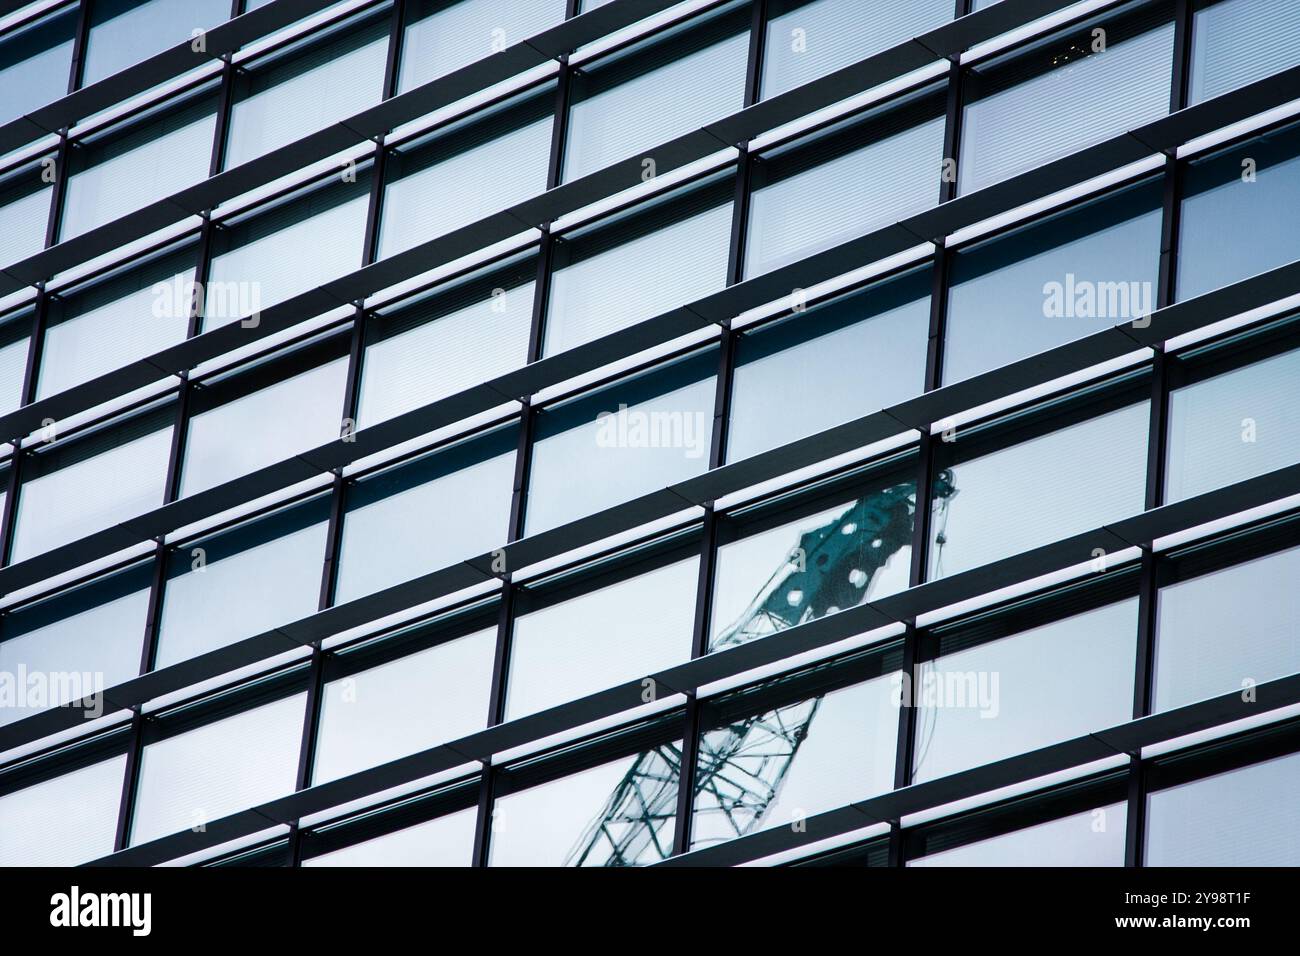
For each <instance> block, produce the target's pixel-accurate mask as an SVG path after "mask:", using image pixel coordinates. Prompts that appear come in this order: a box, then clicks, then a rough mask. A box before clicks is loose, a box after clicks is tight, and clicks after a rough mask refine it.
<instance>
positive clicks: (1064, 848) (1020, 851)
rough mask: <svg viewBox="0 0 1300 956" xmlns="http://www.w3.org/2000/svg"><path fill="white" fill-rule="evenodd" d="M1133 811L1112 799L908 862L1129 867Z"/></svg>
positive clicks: (926, 863)
mask: <svg viewBox="0 0 1300 956" xmlns="http://www.w3.org/2000/svg"><path fill="white" fill-rule="evenodd" d="M1127 831H1128V811H1127V809H1126V807H1125V805H1124V804H1122V803H1112V804H1111V805H1110V806H1107V807H1098V808H1097V809H1095V810H1088V811H1087V812H1085V813H1075V814H1071V815H1070V816H1068V817H1061V818H1060V819H1059V820H1050V821H1048V822H1047V823H1039V824H1036V825H1035V826H1032V827H1025V828H1024V829H1023V830H1013V831H1012V832H1010V833H1003V834H1002V835H1000V836H995V837H990V838H989V839H987V840H979V841H977V842H975V843H967V844H965V845H964V846H959V847H956V848H954V849H951V850H941V851H939V852H938V853H931V854H929V855H928V856H923V857H921V858H920V859H917V860H908V862H907V865H908V866H1123V865H1124V835H1125V833H1126V832H1127Z"/></svg>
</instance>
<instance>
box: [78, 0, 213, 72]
mask: <svg viewBox="0 0 1300 956" xmlns="http://www.w3.org/2000/svg"><path fill="white" fill-rule="evenodd" d="M92 9H93V13H92V20H91V24H90V39H89V42H88V45H87V47H86V65H85V68H84V70H83V73H82V79H81V85H82V86H89V85H90V84H91V83H95V82H98V81H99V80H102V79H104V77H106V76H112V75H113V74H114V73H120V72H121V71H122V70H125V69H126V68H127V67H128V66H133V65H134V64H136V63H139V62H140V61H141V60H146V59H148V58H149V57H151V56H153V55H154V54H156V53H161V52H162V51H163V50H166V49H169V48H171V47H174V46H176V45H177V44H179V43H184V42H187V41H189V40H191V39H192V38H193V36H194V31H195V30H210V29H212V28H213V27H215V26H218V25H219V24H221V23H222V22H223V21H225V20H227V19H228V18H229V17H230V3H229V0H95V4H94V6H93V8H92Z"/></svg>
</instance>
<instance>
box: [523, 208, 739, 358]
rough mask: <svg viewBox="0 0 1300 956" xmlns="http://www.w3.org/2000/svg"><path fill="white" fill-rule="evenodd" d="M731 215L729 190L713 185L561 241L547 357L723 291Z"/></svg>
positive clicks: (553, 276) (549, 316)
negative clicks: (677, 199) (678, 199)
mask: <svg viewBox="0 0 1300 956" xmlns="http://www.w3.org/2000/svg"><path fill="white" fill-rule="evenodd" d="M720 186H723V187H725V188H719V187H720ZM731 207H732V199H731V186H730V184H726V183H720V184H717V185H713V186H706V187H705V188H703V189H700V190H696V191H694V192H692V193H691V194H689V195H688V196H687V197H684V198H683V199H682V200H680V201H669V202H662V201H661V202H660V203H652V204H651V205H650V208H649V211H648V212H645V213H641V212H638V213H637V214H635V215H632V216H628V217H619V218H616V220H615V222H614V223H613V224H611V225H608V226H605V227H603V228H601V227H597V228H595V229H593V230H590V231H583V232H581V233H579V234H578V235H576V236H571V237H567V238H564V239H562V240H561V241H560V242H559V243H558V244H557V246H556V251H555V258H554V265H553V269H554V271H553V272H552V274H551V294H550V302H549V308H548V311H547V322H546V336H545V338H546V348H545V352H546V354H547V355H554V354H556V353H557V352H563V351H564V350H566V349H571V348H576V347H577V346H579V345H583V344H585V343H587V342H590V341H592V340H594V339H597V338H600V337H601V336H603V335H608V334H610V333H611V332H615V331H617V330H619V329H624V328H627V327H629V326H632V325H635V324H636V323H638V322H640V321H642V320H644V319H649V318H652V317H654V316H656V315H659V314H661V313H663V312H667V311H668V310H670V309H673V308H676V307H678V306H680V305H684V304H686V303H688V302H693V301H694V300H695V299H698V298H702V297H703V296H705V295H708V294H709V293H711V292H716V291H718V290H719V289H721V288H722V287H723V286H725V285H726V282H727V247H728V244H729V237H730V235H731ZM644 208H646V207H644V206H642V207H638V210H640V209H644Z"/></svg>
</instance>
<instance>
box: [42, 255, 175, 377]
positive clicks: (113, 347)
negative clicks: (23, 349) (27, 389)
mask: <svg viewBox="0 0 1300 956" xmlns="http://www.w3.org/2000/svg"><path fill="white" fill-rule="evenodd" d="M194 257H195V250H193V249H186V250H185V251H183V252H179V253H176V254H174V255H168V256H164V257H163V258H160V259H158V260H155V261H154V262H151V263H149V264H148V265H146V266H144V267H142V268H132V269H131V270H130V271H126V272H123V273H121V274H119V275H116V276H113V277H111V278H109V279H108V280H106V281H104V282H102V283H97V284H95V285H93V286H90V287H88V288H86V289H85V290H84V291H77V292H74V293H72V294H69V295H66V296H54V297H52V298H51V300H50V311H49V316H48V318H47V322H48V324H47V326H46V329H45V347H44V348H43V349H42V350H41V369H40V375H39V376H38V377H37V380H36V397H37V398H38V399H41V398H46V397H48V396H50V395H57V394H58V393H59V392H62V391H65V390H67V389H69V388H72V387H73V386H74V385H80V384H82V383H84V382H88V381H90V380H91V379H93V378H96V377H98V376H100V375H104V374H106V373H108V372H112V371H114V370H115V369H119V368H121V367H122V366H124V365H127V364H129V363H131V362H133V361H135V360H137V359H141V358H144V357H145V356H148V355H153V354H154V353H155V352H160V351H162V350H163V349H165V348H168V347H169V346H172V345H175V344H177V343H178V342H180V341H182V340H183V339H184V338H185V336H186V334H187V333H188V331H189V325H190V303H191V301H192V298H193V294H194V293H193V282H194Z"/></svg>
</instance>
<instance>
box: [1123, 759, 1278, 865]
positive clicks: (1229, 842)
mask: <svg viewBox="0 0 1300 956" xmlns="http://www.w3.org/2000/svg"><path fill="white" fill-rule="evenodd" d="M1145 862H1146V865H1147V866H1300V754H1290V755H1288V756H1286V757H1278V758H1276V759H1274V760H1268V761H1265V762H1264V763H1257V764H1254V765H1252V766H1249V767H1243V768H1242V769H1240V770H1231V771H1228V772H1227V773H1221V774H1218V775H1217V776H1213V777H1208V778H1206V779H1204V780H1195V781H1193V782H1191V783H1184V784H1182V785H1181V786H1177V787H1172V788H1170V789H1168V790H1160V791H1157V792H1156V793H1153V794H1152V795H1151V796H1150V797H1149V798H1148V801H1147V846H1146V860H1145Z"/></svg>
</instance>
